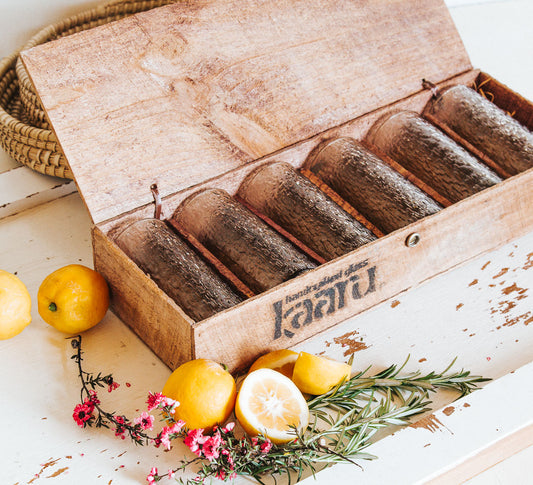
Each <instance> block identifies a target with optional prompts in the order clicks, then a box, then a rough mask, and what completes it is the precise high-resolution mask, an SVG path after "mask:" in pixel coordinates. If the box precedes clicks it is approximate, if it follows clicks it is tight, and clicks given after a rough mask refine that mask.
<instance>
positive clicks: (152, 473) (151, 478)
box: [146, 466, 158, 485]
mask: <svg viewBox="0 0 533 485" xmlns="http://www.w3.org/2000/svg"><path fill="white" fill-rule="evenodd" d="M157 475H158V473H157V468H156V467H155V466H154V467H152V469H151V470H150V473H149V474H148V476H147V477H146V481H147V482H148V483H149V484H150V485H151V484H152V483H155V481H156V480H155V477H156V476H157Z"/></svg>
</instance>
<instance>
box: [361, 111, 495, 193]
mask: <svg viewBox="0 0 533 485" xmlns="http://www.w3.org/2000/svg"><path fill="white" fill-rule="evenodd" d="M367 139H368V141H369V143H371V144H372V145H374V146H375V147H377V148H378V149H379V150H381V151H382V152H383V153H385V154H386V155H388V156H389V157H390V158H392V159H393V160H395V161H396V162H398V163H399V164H400V165H402V166H403V167H405V168H406V169H407V170H409V171H410V172H412V173H413V174H414V175H416V176H417V177H418V178H419V179H420V180H422V181H423V182H425V183H426V184H427V185H429V186H430V187H432V188H434V189H435V190H436V191H437V192H438V193H439V194H441V195H443V196H444V197H446V198H447V199H448V200H449V201H450V202H458V201H459V200H462V199H464V198H466V197H469V196H470V195H473V194H475V193H477V192H479V191H481V190H483V189H486V188H487V187H491V186H492V185H494V184H497V183H498V182H500V181H501V179H500V178H499V177H498V176H497V175H496V174H495V173H494V172H493V171H492V170H490V169H489V168H488V167H487V166H485V165H483V164H482V163H481V162H479V161H478V160H477V159H476V158H475V157H474V156H472V155H471V154H470V153H468V152H467V151H466V150H465V149H464V148H463V147H461V146H460V145H458V144H457V143H456V142H455V141H453V140H452V139H451V138H450V137H448V136H447V135H445V134H444V133H443V132H442V131H440V130H439V129H437V128H436V127H435V126H433V125H432V124H431V123H429V122H428V121H426V120H425V119H423V118H422V117H421V116H420V115H419V114H418V113H415V112H412V111H400V112H396V113H393V114H391V115H387V116H385V117H384V118H382V119H380V120H378V122H377V123H376V124H375V125H374V126H373V127H372V128H371V130H370V132H369V134H368V137H367Z"/></svg>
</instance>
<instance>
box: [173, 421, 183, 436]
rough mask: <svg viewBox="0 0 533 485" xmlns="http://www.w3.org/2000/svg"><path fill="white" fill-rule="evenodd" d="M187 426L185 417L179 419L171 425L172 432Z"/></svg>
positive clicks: (177, 431)
mask: <svg viewBox="0 0 533 485" xmlns="http://www.w3.org/2000/svg"><path fill="white" fill-rule="evenodd" d="M184 426H185V421H183V419H178V420H177V421H176V422H175V423H174V424H173V425H172V426H171V427H170V432H171V433H179V432H180V431H181V430H182V429H183V427H184Z"/></svg>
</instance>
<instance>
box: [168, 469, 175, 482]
mask: <svg viewBox="0 0 533 485" xmlns="http://www.w3.org/2000/svg"><path fill="white" fill-rule="evenodd" d="M175 475H176V472H175V471H174V470H172V468H169V469H168V478H169V479H171V478H174V477H175Z"/></svg>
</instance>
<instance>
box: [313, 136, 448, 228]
mask: <svg viewBox="0 0 533 485" xmlns="http://www.w3.org/2000/svg"><path fill="white" fill-rule="evenodd" d="M306 167H307V168H309V170H311V171H312V172H313V173H314V174H315V175H316V176H317V177H319V178H320V179H321V180H323V181H324V182H325V183H326V184H327V185H329V186H330V187H331V188H332V189H333V190H334V191H335V192H337V193H338V194H339V195H340V196H341V197H342V198H343V199H344V200H346V201H347V202H348V203H349V204H351V205H352V206H353V207H354V208H355V209H357V210H358V211H359V212H360V213H361V214H363V216H365V217H366V218H367V219H368V220H369V221H370V222H372V223H373V224H374V225H375V226H377V227H378V228H380V229H381V230H382V231H384V232H387V233H388V232H392V231H395V230H396V229H399V228H401V227H404V226H407V225H408V224H411V223H412V222H415V221H417V220H418V219H422V218H423V217H426V216H429V215H431V214H434V213H435V212H438V211H439V210H440V209H441V206H440V205H439V204H437V203H436V202H435V201H434V200H433V199H432V198H431V197H429V196H428V195H427V194H426V193H425V192H423V191H422V190H420V189H419V188H418V187H416V186H415V185H413V184H412V183H411V182H409V181H408V180H407V179H405V178H404V177H403V176H402V175H400V174H399V173H398V172H396V171H395V170H393V169H392V168H391V167H390V166H389V165H387V164H386V163H385V162H384V161H383V160H381V159H380V158H378V157H377V156H376V155H375V154H374V153H372V152H371V151H370V150H368V149H367V148H365V147H364V146H363V145H362V144H361V143H359V142H358V141H356V140H354V139H353V138H349V137H341V138H336V139H334V140H332V141H330V142H328V143H326V144H325V145H324V147H322V148H321V149H320V150H319V151H318V153H317V154H316V156H314V158H310V159H309V160H308V161H307V162H306Z"/></svg>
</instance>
